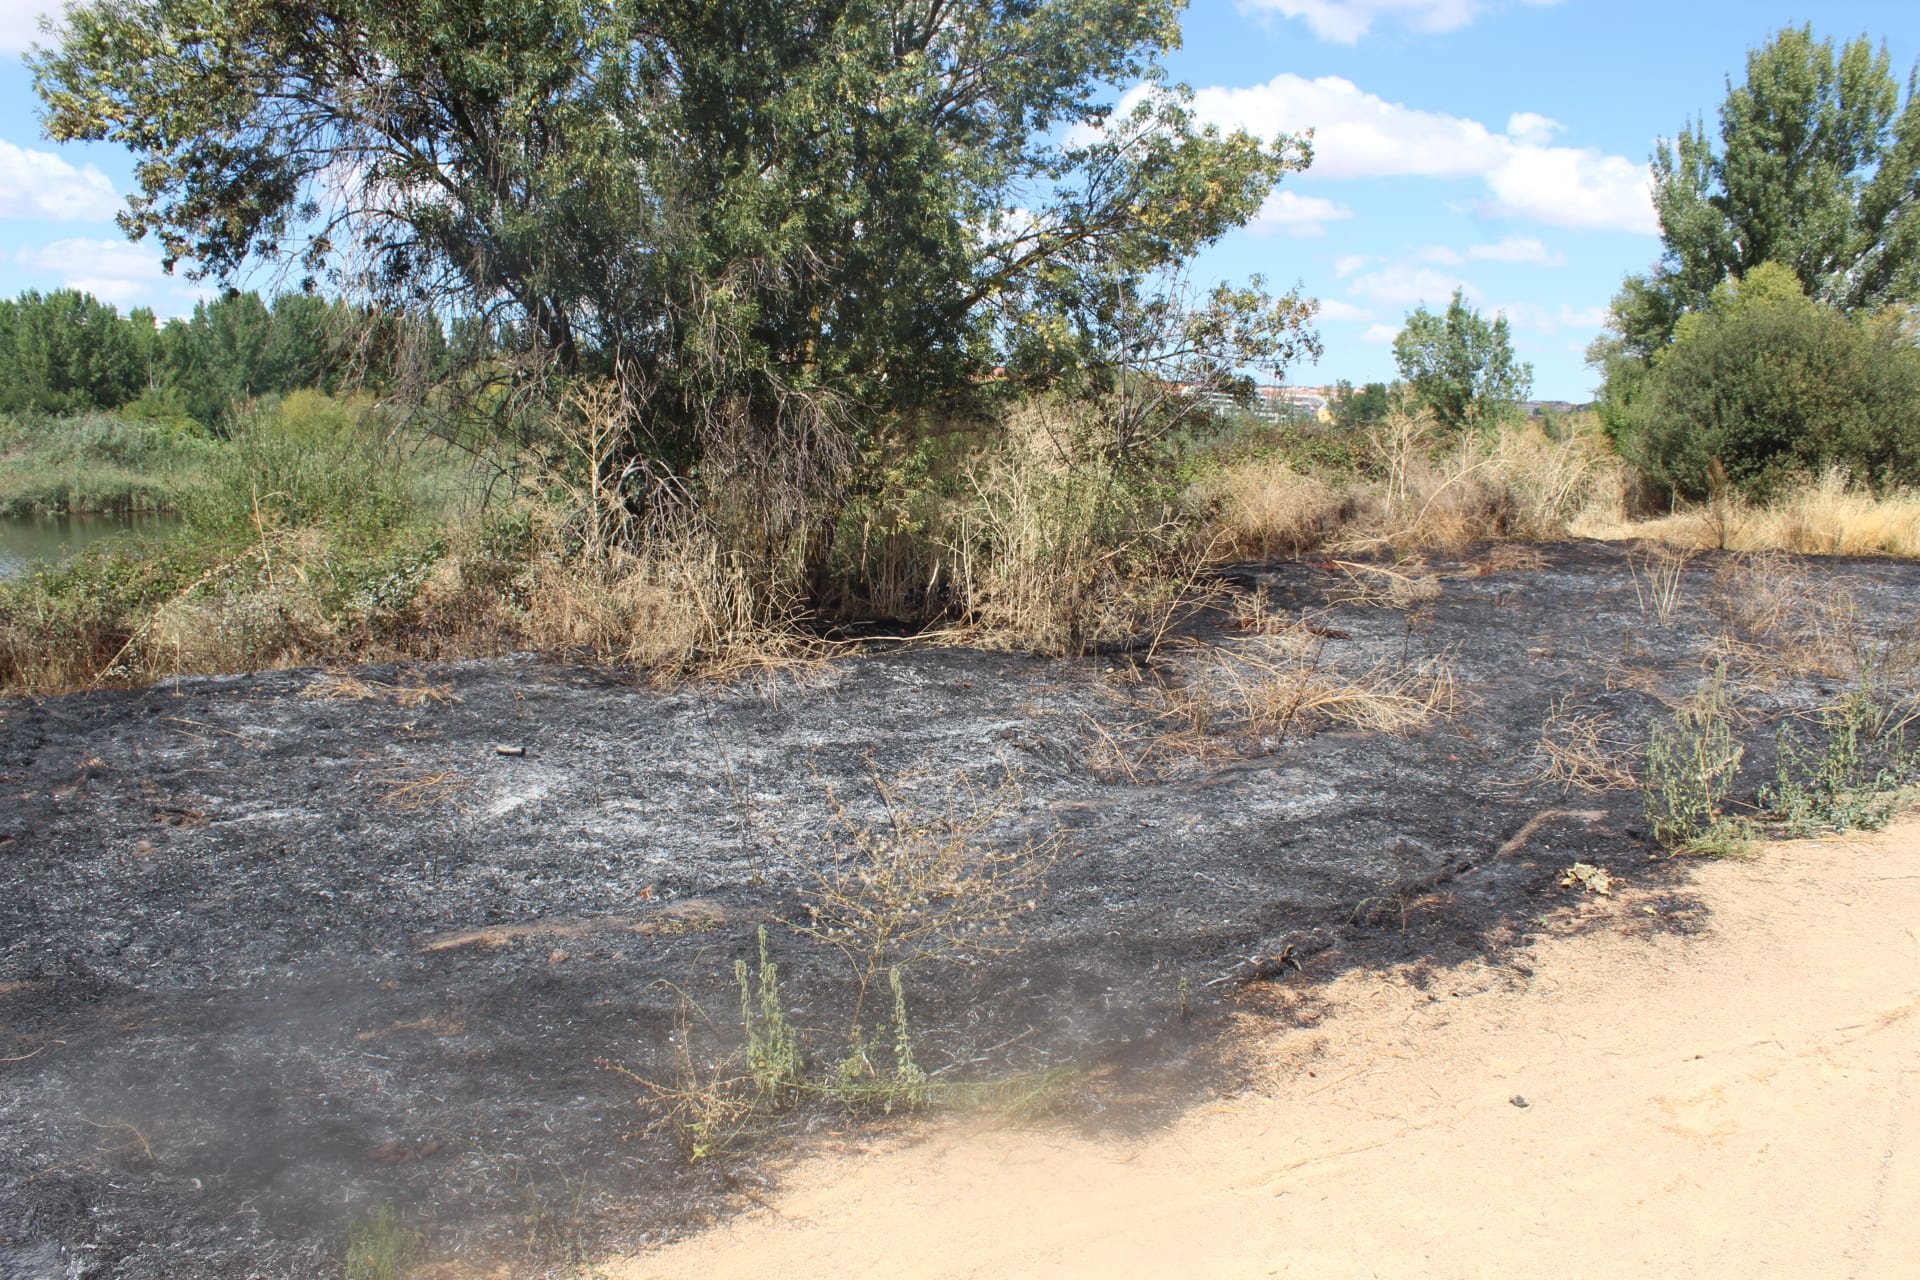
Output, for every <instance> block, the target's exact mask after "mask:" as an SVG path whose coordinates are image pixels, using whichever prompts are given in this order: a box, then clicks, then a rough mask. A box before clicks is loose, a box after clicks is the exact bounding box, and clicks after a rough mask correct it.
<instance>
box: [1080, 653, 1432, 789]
mask: <svg viewBox="0 0 1920 1280" xmlns="http://www.w3.org/2000/svg"><path fill="white" fill-rule="evenodd" d="M1327 640H1328V633H1327V632H1326V629H1325V628H1322V627H1318V626H1316V625H1315V624H1314V623H1313V622H1311V621H1310V620H1301V621H1298V622H1295V623H1293V624H1292V625H1291V626H1283V625H1280V624H1279V623H1278V622H1277V621H1274V620H1272V619H1271V618H1269V620H1268V622H1267V624H1266V626H1265V629H1264V630H1262V631H1260V632H1258V633H1256V634H1255V635H1254V636H1252V637H1250V638H1248V639H1247V640H1244V641H1237V642H1235V643H1232V644H1228V645H1215V644H1204V643H1189V644H1186V645H1184V646H1183V647H1182V649H1181V652H1180V658H1179V661H1178V664H1177V674H1176V675H1175V677H1174V678H1173V679H1172V680H1171V681H1170V682H1168V683H1166V684H1163V685H1157V686H1154V687H1153V688H1152V690H1151V693H1150V695H1149V698H1148V701H1147V709H1148V715H1146V716H1145V717H1144V718H1137V719H1133V720H1131V721H1128V722H1118V721H1116V722H1101V721H1099V720H1095V719H1092V718H1091V717H1090V718H1089V724H1090V726H1091V728H1092V731H1093V734H1094V737H1095V739H1096V741H1095V743H1094V746H1093V748H1092V750H1091V751H1090V753H1089V767H1090V768H1092V769H1093V771H1094V772H1095V773H1096V774H1100V775H1103V776H1107V777H1125V778H1127V779H1129V780H1131V781H1136V782H1138V781H1144V780H1146V779H1148V778H1151V777H1154V776H1156V775H1157V774H1158V773H1159V772H1160V771H1161V770H1162V769H1163V767H1171V766H1174V765H1177V764H1178V763H1180V762H1182V761H1186V760H1191V759H1193V758H1195V757H1205V756H1209V755H1215V754H1239V753H1243V752H1246V751H1248V750H1253V751H1275V750H1278V749H1279V748H1280V747H1281V746H1282V745H1283V744H1284V743H1285V741H1286V739H1287V737H1288V735H1289V734H1293V733H1307V732H1311V731H1312V730H1314V729H1317V728H1324V727H1327V726H1331V725H1340V726H1345V727H1348V728H1354V729H1360V730H1364V731H1366V732H1369V733H1384V734H1391V735H1399V734H1404V733H1409V732H1412V731H1413V730H1415V729H1418V728H1420V727H1422V726H1423V725H1426V724H1428V723H1431V722H1432V721H1433V720H1436V719H1445V718H1448V717H1450V716H1452V715H1453V714H1454V713H1455V711H1456V710H1457V709H1458V708H1459V705H1460V702H1461V700H1462V695H1461V692H1460V690H1459V687H1458V685H1457V683H1456V681H1455V679H1454V675H1453V669H1452V665H1451V664H1450V663H1449V662H1448V661H1447V660H1446V658H1445V657H1444V656H1436V657H1429V658H1422V659H1416V660H1411V661H1396V660H1382V661H1379V662H1376V663H1374V664H1373V665H1371V666H1369V667H1367V668H1366V669H1365V670H1362V671H1360V672H1358V673H1354V674H1348V673H1346V672H1343V671H1341V670H1340V669H1339V668H1338V667H1337V666H1335V664H1334V663H1333V662H1332V661H1331V660H1329V658H1328V656H1327V654H1326V644H1327ZM1128 701H1129V703H1130V704H1132V705H1136V706H1137V705H1138V704H1137V702H1135V701H1134V700H1133V699H1131V698H1129V699H1128Z"/></svg>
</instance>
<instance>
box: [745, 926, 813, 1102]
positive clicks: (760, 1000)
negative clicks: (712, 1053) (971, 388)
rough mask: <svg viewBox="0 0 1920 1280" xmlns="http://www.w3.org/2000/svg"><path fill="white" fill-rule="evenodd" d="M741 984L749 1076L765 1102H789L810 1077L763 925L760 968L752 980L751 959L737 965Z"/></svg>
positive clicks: (778, 969)
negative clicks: (769, 953) (787, 1009)
mask: <svg viewBox="0 0 1920 1280" xmlns="http://www.w3.org/2000/svg"><path fill="white" fill-rule="evenodd" d="M733 976H734V981H735V982H737V983H738V984H739V986H740V1025H741V1026H742V1027H743V1028H744V1029H745V1031H746V1036H747V1044H746V1054H747V1075H748V1077H749V1078H750V1079H751V1080H752V1081H753V1087H754V1091H755V1092H756V1093H757V1094H758V1095H759V1096H760V1098H761V1099H762V1100H764V1101H767V1102H771V1103H774V1104H776V1105H785V1104H786V1103H788V1102H790V1101H792V1099H793V1098H794V1096H795V1095H796V1094H798V1093H799V1091H800V1089H801V1087H802V1086H803V1084H804V1083H805V1080H806V1064H805V1062H804V1060H803V1059H802V1057H801V1054H800V1037H799V1035H798V1034H797V1033H796V1032H795V1031H794V1029H793V1024H792V1023H791V1022H788V1021H787V1014H786V1009H785V1007H784V1006H783V1005H782V1003H781V1000H780V968H779V966H778V965H776V964H774V963H773V960H772V958H771V957H769V956H768V954H767V929H766V926H765V925H762V926H760V967H759V970H758V972H756V973H755V974H754V975H753V976H752V980H751V981H749V978H748V973H747V962H746V961H745V960H736V961H734V964H733Z"/></svg>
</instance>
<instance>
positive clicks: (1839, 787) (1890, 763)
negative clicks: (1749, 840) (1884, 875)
mask: <svg viewBox="0 0 1920 1280" xmlns="http://www.w3.org/2000/svg"><path fill="white" fill-rule="evenodd" d="M1910 720H1911V717H1906V718H1902V719H1898V720H1896V719H1895V709H1894V706H1893V704H1892V703H1891V702H1890V701H1889V700H1888V699H1887V698H1885V697H1884V696H1883V695H1882V694H1881V692H1880V691H1879V690H1878V689H1877V688H1876V687H1875V685H1874V682H1873V677H1872V669H1871V667H1869V668H1868V670H1867V671H1866V672H1864V673H1863V674H1862V676H1861V679H1860V681H1859V683H1858V684H1856V685H1855V686H1854V687H1853V688H1852V689H1850V690H1848V691H1847V694H1846V696H1845V697H1843V698H1841V700H1840V701H1839V702H1838V703H1836V704H1835V705H1833V706H1831V707H1827V708H1825V709H1824V710H1822V711H1821V713H1820V716H1819V718H1818V720H1817V722H1816V723H1817V726H1818V727H1817V735H1818V736H1817V737H1816V738H1815V739H1814V740H1813V741H1809V740H1808V739H1807V738H1806V737H1804V736H1803V735H1802V734H1801V733H1800V732H1799V731H1797V730H1796V729H1795V728H1794V727H1793V726H1792V725H1791V724H1783V725H1781V726H1780V731H1779V734H1778V737H1777V741H1778V744H1779V760H1778V764H1777V766H1776V776H1775V780H1774V781H1773V782H1772V783H1770V784H1769V785H1767V786H1765V787H1762V788H1761V789H1760V804H1761V807H1762V808H1763V809H1764V810H1765V811H1766V813H1767V815H1768V817H1769V818H1771V819H1772V820H1773V821H1775V822H1777V823H1778V824H1779V826H1780V829H1781V830H1782V831H1783V833H1785V834H1787V835H1790V836H1811V835H1817V834H1820V833H1822V832H1827V831H1853V830H1864V831H1877V830H1879V829H1880V828H1881V827H1884V826H1886V825H1887V823H1888V822H1889V821H1890V820H1891V819H1892V817H1893V814H1894V811H1895V810H1896V809H1897V808H1898V807H1899V799H1900V797H1899V791H1900V789H1901V788H1902V787H1904V786H1906V785H1907V784H1909V783H1910V782H1912V781H1913V780H1914V778H1915V777H1916V776H1920V753H1916V752H1915V751H1914V750H1913V749H1912V748H1910V747H1909V746H1908V745H1907V741H1906V729H1907V725H1908V723H1909V721H1910ZM1819 737H1824V738H1825V740H1826V742H1825V746H1824V747H1821V746H1818V745H1817V742H1818V738H1819Z"/></svg>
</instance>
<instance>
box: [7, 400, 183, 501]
mask: <svg viewBox="0 0 1920 1280" xmlns="http://www.w3.org/2000/svg"><path fill="white" fill-rule="evenodd" d="M213 449H214V447H213V445H212V444H211V443H210V442H209V441H207V440H206V439H204V438H203V437H201V436H198V435H196V434H194V433H192V432H191V431H188V430H179V429H176V428H175V427H174V426H172V425H170V424H156V423H151V422H142V421H139V420H136V419H133V418H131V417H129V416H127V415H114V414H107V413H99V412H90V413H84V414H78V415H75V416H73V417H68V418H56V419H29V420H25V421H16V422H15V423H13V424H12V425H10V426H9V425H7V424H4V423H0V516H19V515H45V514H52V513H60V512H137V511H165V510H170V509H172V508H174V507H176V506H178V505H179V504H180V502H182V501H183V500H184V498H185V496H186V494H187V493H188V492H189V490H190V489H191V488H192V487H193V485H194V484H195V483H196V481H197V479H198V477H199V475H200V473H201V472H202V471H203V469H204V468H205V466H206V465H207V461H208V459H209V457H210V456H211V454H212V452H213Z"/></svg>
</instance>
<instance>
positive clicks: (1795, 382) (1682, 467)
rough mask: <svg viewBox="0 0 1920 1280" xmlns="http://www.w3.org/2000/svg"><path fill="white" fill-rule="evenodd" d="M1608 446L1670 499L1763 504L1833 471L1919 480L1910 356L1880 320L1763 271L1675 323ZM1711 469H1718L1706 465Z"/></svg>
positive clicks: (1886, 318)
mask: <svg viewBox="0 0 1920 1280" xmlns="http://www.w3.org/2000/svg"><path fill="white" fill-rule="evenodd" d="M1618 436H1619V444H1620V447H1621V450H1622V452H1624V453H1625V454H1626V455H1627V457H1628V458H1629V459H1631V460H1632V461H1633V462H1634V463H1635V464H1637V465H1638V466H1639V467H1640V468H1641V469H1642V470H1643V471H1645V472H1646V473H1647V474H1648V475H1649V476H1651V477H1653V478H1654V479H1655V480H1658V481H1659V482H1661V483H1662V484H1665V485H1666V486H1668V487H1669V488H1671V489H1672V490H1674V491H1675V492H1676V493H1678V494H1680V495H1681V496H1683V497H1688V498H1699V497H1706V496H1708V495H1709V494H1711V493H1712V492H1713V491H1714V490H1715V489H1716V488H1718V487H1719V485H1720V484H1721V475H1722V474H1724V478H1725V483H1726V484H1729V485H1731V486H1732V487H1733V488H1735V489H1738V490H1740V491H1742V492H1744V493H1747V494H1750V495H1753V496H1756V497H1765V496H1767V495H1768V494H1769V493H1771V492H1772V491H1775V490H1777V489H1778V488H1780V487H1781V486H1782V485H1783V484H1784V482H1786V481H1787V480H1788V479H1789V478H1791V477H1793V476H1795V475H1804V474H1817V473H1819V472H1821V471H1823V470H1825V469H1827V468H1829V467H1833V466H1839V467H1844V468H1846V469H1847V470H1848V471H1850V472H1852V473H1853V475H1854V476H1855V477H1856V478H1857V479H1860V480H1862V481H1865V482H1867V483H1869V484H1872V485H1875V486H1881V487H1886V486H1897V485H1911V484H1916V483H1920V351H1916V350H1915V348H1914V344H1913V340H1912V338H1911V336H1910V335H1908V334H1907V333H1906V332H1905V331H1904V328H1903V325H1902V322H1901V320H1900V318H1899V317H1897V316H1895V315H1893V314H1891V313H1886V314H1876V315H1867V316H1861V317H1857V318H1849V317H1847V316H1845V315H1842V314H1841V313H1840V312H1839V311H1836V310H1834V309H1833V308H1831V307H1828V306H1825V305H1822V304H1821V303H1818V302H1814V301H1813V300H1811V299H1809V298H1808V297H1807V296H1806V295H1805V294H1804V293H1803V292H1802V291H1801V289H1800V285H1799V282H1798V281H1797V280H1795V279H1794V277H1793V275H1792V273H1791V272H1789V271H1787V270H1786V269H1785V268H1784V267H1779V266H1774V265H1772V264H1766V265H1764V266H1761V267H1759V268H1756V269H1755V270H1754V271H1752V272H1750V273H1749V274H1748V275H1747V276H1746V277H1745V278H1744V279H1743V280H1741V281H1739V282H1738V283H1737V284H1733V285H1727V286H1722V287H1721V289H1720V290H1718V291H1717V292H1716V294H1715V297H1714V301H1713V304H1712V305H1711V306H1710V307H1709V308H1708V309H1706V310H1704V311H1700V312H1696V313H1693V314H1691V315H1689V316H1686V317H1684V318H1683V319H1682V320H1681V322H1680V325H1679V328H1678V331H1677V332H1676V334H1675V337H1674V342H1673V345H1672V346H1671V347H1669V348H1667V349H1666V350H1664V351H1663V352H1661V353H1660V354H1659V356H1658V357H1657V358H1656V361H1655V363H1654V366H1653V369H1652V371H1651V373H1650V375H1649V376H1648V378H1647V381H1646V383H1645V385H1644V387H1642V388H1640V389H1639V390H1638V391H1637V393H1636V394H1635V396H1634V397H1633V400H1632V403H1631V404H1629V405H1627V406H1626V407H1625V408H1624V409H1623V410H1622V411H1621V412H1620V417H1619V420H1618ZM1716 463H1717V464H1718V466H1717V468H1716Z"/></svg>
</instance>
